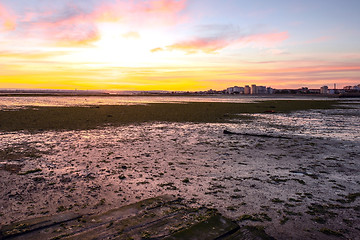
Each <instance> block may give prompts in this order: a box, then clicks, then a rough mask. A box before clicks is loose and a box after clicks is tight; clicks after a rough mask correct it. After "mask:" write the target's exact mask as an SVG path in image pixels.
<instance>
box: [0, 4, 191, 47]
mask: <svg viewBox="0 0 360 240" xmlns="http://www.w3.org/2000/svg"><path fill="white" fill-rule="evenodd" d="M44 5H45V6H42V8H41V9H37V8H30V9H28V10H27V11H26V12H24V13H21V15H22V17H21V18H20V21H19V24H21V28H20V29H21V30H19V31H18V32H17V34H16V36H17V37H18V36H19V35H22V36H27V37H35V38H39V37H40V38H42V39H45V40H50V41H55V42H57V43H58V44H61V45H72V44H74V45H75V46H78V45H88V44H90V43H92V42H94V41H97V40H98V39H99V38H100V37H101V36H100V30H99V24H100V23H104V22H105V23H119V24H126V25H127V26H128V27H134V28H137V27H143V26H150V27H154V26H164V25H171V24H176V23H177V22H178V21H181V19H182V18H181V17H180V16H179V15H178V13H179V12H180V11H181V10H183V9H184V8H185V6H186V0H149V1H143V0H133V1H121V0H115V1H102V2H93V3H92V4H89V6H86V5H84V4H83V3H81V2H79V3H78V2H70V1H65V2H64V3H63V4H62V5H60V6H57V7H55V6H53V5H51V4H50V3H49V4H48V5H46V4H44ZM0 13H1V14H0V15H1V17H0V27H1V28H3V29H6V30H10V29H13V28H14V27H15V18H14V16H15V15H11V14H10V13H9V11H8V10H7V9H6V8H5V7H3V6H2V5H0ZM18 15H20V13H18ZM124 37H130V38H131V37H132V38H134V37H139V36H136V33H135V32H132V33H128V34H127V35H125V36H124Z"/></svg>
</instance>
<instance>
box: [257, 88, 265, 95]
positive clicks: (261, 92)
mask: <svg viewBox="0 0 360 240" xmlns="http://www.w3.org/2000/svg"><path fill="white" fill-rule="evenodd" d="M256 91H257V94H266V93H267V91H266V87H265V86H257V87H256Z"/></svg>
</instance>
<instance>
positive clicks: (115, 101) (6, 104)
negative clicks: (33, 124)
mask: <svg viewBox="0 0 360 240" xmlns="http://www.w3.org/2000/svg"><path fill="white" fill-rule="evenodd" d="M297 99H299V100H313V99H316V100H329V99H328V98H318V97H317V98H311V97H295V96H289V97H276V98H274V97H273V96H270V95H269V96H239V95H237V96H234V95H215V96H71V97H69V96H36V97H32V96H26V97H24V96H19V97H13V96H12V97H1V96H0V110H4V109H10V110H11V109H21V108H24V107H30V106H38V107H40V106H42V107H51V106H56V107H69V106H93V105H134V104H147V103H182V102H233V103H251V102H255V101H264V100H297Z"/></svg>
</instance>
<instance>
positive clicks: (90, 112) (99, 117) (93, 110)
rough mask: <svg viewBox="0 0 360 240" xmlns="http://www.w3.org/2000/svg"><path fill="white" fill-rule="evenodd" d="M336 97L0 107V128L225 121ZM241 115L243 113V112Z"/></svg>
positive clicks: (329, 104) (321, 104)
mask: <svg viewBox="0 0 360 240" xmlns="http://www.w3.org/2000/svg"><path fill="white" fill-rule="evenodd" d="M337 103H338V102H337V101H336V100H331V101H330V100H329V101H323V100H321V101H320V100H319V101H318V100H289V101H287V100H272V101H262V102H255V103H220V102H208V103H207V102H191V103H182V104H179V103H151V104H146V105H113V106H90V107H35V106H34V107H32V108H26V109H19V110H16V111H0V131H18V130H30V131H38V130H75V129H93V128H97V127H101V126H107V125H111V126H119V125H124V124H136V123H143V122H194V123H226V122H230V121H231V119H234V118H240V116H238V114H241V113H264V112H269V113H273V112H291V111H298V110H308V109H329V108H334V107H335V105H336V104H337ZM243 117H244V116H243Z"/></svg>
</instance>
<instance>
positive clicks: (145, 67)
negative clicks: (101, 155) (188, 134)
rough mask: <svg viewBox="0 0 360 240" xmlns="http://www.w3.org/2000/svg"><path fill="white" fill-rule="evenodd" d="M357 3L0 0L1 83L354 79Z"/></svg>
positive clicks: (182, 87)
mask: <svg viewBox="0 0 360 240" xmlns="http://www.w3.org/2000/svg"><path fill="white" fill-rule="evenodd" d="M359 10H360V1H359V0H326V1H324V0H302V1H298V0H271V1H269V0H252V1H248V0H51V1H49V0H0V89H10V88H11V89H12V88H16V89H27V88H28V89H82V90H94V89H101V90H169V91H187V90H189V91H198V90H208V89H216V90H222V89H225V88H227V87H231V86H235V85H237V86H244V85H249V84H257V85H264V86H271V87H273V88H278V89H281V88H300V87H305V86H306V87H309V88H320V87H321V86H323V85H328V86H329V87H330V88H332V86H333V84H337V87H338V88H342V87H344V86H348V85H351V86H353V85H358V84H360V42H359V39H360V14H359Z"/></svg>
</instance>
